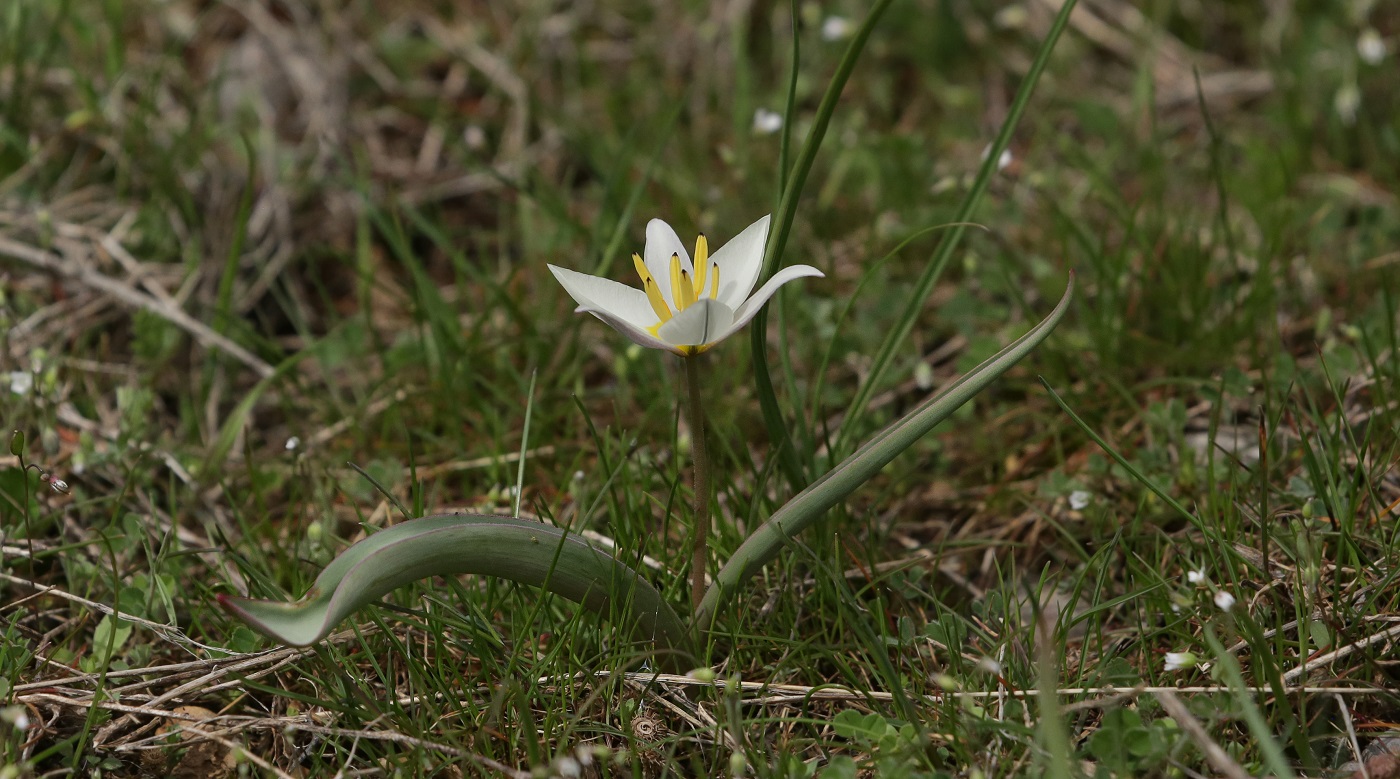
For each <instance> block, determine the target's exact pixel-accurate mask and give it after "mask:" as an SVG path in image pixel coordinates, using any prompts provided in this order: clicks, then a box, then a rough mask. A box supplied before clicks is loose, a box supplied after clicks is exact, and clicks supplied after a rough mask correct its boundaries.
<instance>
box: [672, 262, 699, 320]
mask: <svg viewBox="0 0 1400 779" xmlns="http://www.w3.org/2000/svg"><path fill="white" fill-rule="evenodd" d="M694 302H695V284H694V283H693V282H692V281H691V280H690V274H689V273H687V272H686V271H685V269H684V268H682V269H681V284H680V286H679V287H676V310H677V311H684V310H686V309H687V308H690V305H691V304H692V303H694Z"/></svg>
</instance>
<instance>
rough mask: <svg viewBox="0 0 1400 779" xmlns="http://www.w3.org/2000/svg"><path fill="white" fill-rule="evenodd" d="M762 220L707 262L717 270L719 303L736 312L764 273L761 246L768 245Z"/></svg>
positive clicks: (764, 222) (765, 218)
mask: <svg viewBox="0 0 1400 779" xmlns="http://www.w3.org/2000/svg"><path fill="white" fill-rule="evenodd" d="M772 219H773V217H772V216H771V215H769V216H765V217H763V218H762V219H760V220H758V221H757V222H754V223H753V224H751V225H749V226H748V227H745V228H744V231H743V232H742V233H739V234H738V235H736V236H734V239H733V240H731V241H730V242H729V243H727V244H725V245H724V246H721V247H720V248H719V250H718V251H716V252H715V253H714V254H713V255H712V256H711V257H710V261H711V262H713V263H715V264H716V265H718V266H719V296H718V298H717V299H718V300H719V301H720V302H721V303H724V304H725V305H727V306H729V307H730V308H734V309H737V308H738V307H739V304H740V303H743V302H744V298H747V297H748V296H749V293H750V292H752V291H753V285H754V283H755V282H757V281H758V274H759V272H760V271H762V270H763V246H764V244H766V243H768V223H769V222H771V221H772Z"/></svg>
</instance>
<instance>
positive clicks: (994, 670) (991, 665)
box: [977, 655, 1001, 676]
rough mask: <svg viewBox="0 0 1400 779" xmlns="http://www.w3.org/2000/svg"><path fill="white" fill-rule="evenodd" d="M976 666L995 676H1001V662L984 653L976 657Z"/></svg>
mask: <svg viewBox="0 0 1400 779" xmlns="http://www.w3.org/2000/svg"><path fill="white" fill-rule="evenodd" d="M977 667H978V668H980V669H982V670H983V671H986V672H987V673H989V674H993V675H995V676H1001V663H998V662H997V661H996V660H993V659H992V658H990V657H987V656H986V655H983V656H982V657H979V658H977Z"/></svg>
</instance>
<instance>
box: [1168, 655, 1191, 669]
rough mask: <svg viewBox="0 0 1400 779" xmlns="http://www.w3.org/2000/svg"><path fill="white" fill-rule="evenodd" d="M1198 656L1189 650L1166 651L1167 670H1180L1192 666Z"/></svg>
mask: <svg viewBox="0 0 1400 779" xmlns="http://www.w3.org/2000/svg"><path fill="white" fill-rule="evenodd" d="M1198 660H1199V658H1197V657H1196V655H1195V654H1194V653H1191V652H1168V653H1167V670H1168V671H1180V670H1182V669H1185V668H1194V667H1195V666H1196V663H1197V662H1198Z"/></svg>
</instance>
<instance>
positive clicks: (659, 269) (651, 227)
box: [642, 219, 695, 311]
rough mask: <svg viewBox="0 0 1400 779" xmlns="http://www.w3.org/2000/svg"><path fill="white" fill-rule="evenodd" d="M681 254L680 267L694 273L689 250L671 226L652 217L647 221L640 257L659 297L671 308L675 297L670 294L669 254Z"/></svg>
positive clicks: (673, 308)
mask: <svg viewBox="0 0 1400 779" xmlns="http://www.w3.org/2000/svg"><path fill="white" fill-rule="evenodd" d="M673 254H679V255H680V256H681V267H682V268H684V269H685V271H686V272H687V273H694V272H695V269H694V267H693V266H692V265H691V264H690V252H687V251H686V250H685V244H683V243H681V239H680V237H679V236H677V235H676V231H675V230H672V229H671V226H670V225H668V224H666V223H665V222H663V221H661V220H660V219H653V220H651V221H650V222H647V245H646V248H645V249H644V250H643V254H642V259H643V260H645V261H646V264H647V270H649V271H651V276H652V278H654V279H656V285H657V286H658V287H659V288H660V289H661V297H663V298H665V299H666V302H667V303H669V304H670V306H671V310H673V311H674V310H675V308H676V299H675V297H673V296H672V294H671V255H673Z"/></svg>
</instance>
